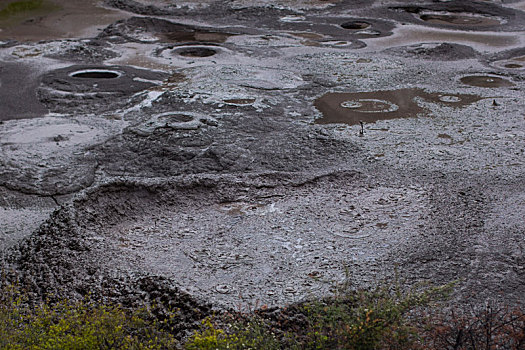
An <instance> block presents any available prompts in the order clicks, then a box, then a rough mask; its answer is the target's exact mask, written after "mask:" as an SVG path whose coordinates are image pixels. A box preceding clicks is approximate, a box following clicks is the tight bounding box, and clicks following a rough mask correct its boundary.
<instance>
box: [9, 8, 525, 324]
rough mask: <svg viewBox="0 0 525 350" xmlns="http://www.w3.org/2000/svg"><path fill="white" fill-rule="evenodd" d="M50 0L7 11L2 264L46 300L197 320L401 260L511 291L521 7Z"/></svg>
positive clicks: (482, 292) (305, 292) (471, 295)
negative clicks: (172, 310)
mask: <svg viewBox="0 0 525 350" xmlns="http://www.w3.org/2000/svg"><path fill="white" fill-rule="evenodd" d="M50 2H51V3H52V4H51V5H52V6H51V5H50V7H49V8H46V9H45V11H44V10H41V11H40V12H39V11H36V12H35V13H33V12H31V11H30V12H28V13H22V14H17V15H16V16H14V18H8V19H5V18H4V19H2V18H3V17H0V28H2V31H0V101H1V102H0V149H1V153H0V223H1V226H0V247H1V248H2V264H3V265H4V270H6V271H11V272H12V273H13V274H16V275H17V276H18V278H19V280H20V281H21V283H23V284H24V285H26V286H28V288H29V289H30V290H31V291H32V292H33V293H34V295H35V296H37V297H41V296H44V295H47V294H51V295H54V296H65V297H69V298H74V297H80V296H82V295H85V294H88V293H90V294H92V295H96V296H99V297H101V298H104V299H109V300H116V301H119V302H122V303H125V304H132V305H135V304H140V303H141V302H143V301H155V302H157V303H159V302H160V303H161V304H165V305H170V306H176V307H179V308H180V309H181V310H182V311H181V315H180V317H181V319H183V320H186V321H188V322H191V321H192V320H195V319H198V318H199V317H201V316H202V314H206V313H208V312H209V311H210V310H212V309H227V308H237V307H239V306H238V305H241V308H242V307H251V306H252V305H255V304H258V305H261V304H267V305H270V306H284V305H287V304H290V303H293V302H297V301H300V300H304V299H306V298H310V297H313V296H321V295H327V294H329V293H330V291H331V289H332V288H333V287H334V284H335V283H337V282H339V281H341V280H343V279H345V278H350V280H351V281H352V283H354V285H356V286H367V285H370V284H374V283H375V282H376V281H379V280H383V279H389V278H392V276H393V275H394V273H395V270H397V273H398V274H399V275H400V276H401V277H402V278H403V279H406V283H407V284H414V283H419V282H428V281H430V282H432V283H436V284H440V283H447V282H450V281H453V280H458V281H459V282H458V288H457V290H456V292H455V295H454V296H453V300H454V302H457V303H463V302H466V301H467V300H472V299H474V300H475V301H476V302H483V301H485V300H487V299H489V298H490V299H498V300H501V301H504V302H506V303H508V304H511V305H521V304H523V301H524V299H523V295H525V243H524V240H523V237H524V236H523V235H524V233H525V222H524V220H523V218H524V217H525V186H524V185H523V184H524V180H525V179H524V176H525V175H524V174H525V172H524V170H525V160H524V156H525V154H524V149H525V99H524V93H523V89H524V87H525V43H524V41H525V39H524V38H525V36H524V32H525V3H524V2H519V1H512V0H508V1H506V0H503V1H472V2H464V1H454V0H452V1H426V2H407V1H402V0H399V1H375V2H374V1H344V0H341V1H322V0H302V1H291V0H290V1H288V0H281V1H265V0H259V1H243V0H234V1H228V2H225V1H214V0H209V1H180V2H179V1H170V0H165V1H147V0H139V1H132V0H107V1H106V2H105V3H98V2H95V1H93V2H85V1H79V4H80V3H82V5H78V6H76V7H75V6H73V5H74V4H75V1H67V2H62V1H58V0H56V1H51V0H50ZM65 3H68V4H67V5H66V4H65ZM42 11H43V12H42ZM82 13H90V15H86V16H82ZM96 14H98V15H96ZM79 18H80V19H79ZM31 28H32V29H31ZM29 29H31V30H29ZM360 122H362V126H361V124H360Z"/></svg>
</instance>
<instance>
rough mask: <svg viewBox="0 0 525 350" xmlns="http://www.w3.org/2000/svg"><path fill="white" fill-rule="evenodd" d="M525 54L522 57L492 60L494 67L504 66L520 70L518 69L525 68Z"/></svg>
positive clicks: (504, 67)
mask: <svg viewBox="0 0 525 350" xmlns="http://www.w3.org/2000/svg"><path fill="white" fill-rule="evenodd" d="M524 58H525V56H522V57H514V58H510V59H507V60H499V61H494V62H492V64H491V65H492V66H493V67H497V68H503V69H510V70H518V69H524V68H525V59H524Z"/></svg>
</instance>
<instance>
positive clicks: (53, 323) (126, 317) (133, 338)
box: [0, 286, 177, 350]
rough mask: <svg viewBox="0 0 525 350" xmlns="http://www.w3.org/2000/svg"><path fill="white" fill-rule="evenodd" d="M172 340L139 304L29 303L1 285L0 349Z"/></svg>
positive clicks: (161, 344) (132, 345) (141, 345)
mask: <svg viewBox="0 0 525 350" xmlns="http://www.w3.org/2000/svg"><path fill="white" fill-rule="evenodd" d="M176 344H177V341H176V340H175V338H174V337H173V336H171V335H170V334H169V333H167V332H165V331H163V330H162V327H161V326H160V324H159V323H158V321H157V320H154V319H152V318H150V317H149V315H148V314H147V313H146V312H145V311H144V310H134V311H132V312H130V311H128V310H124V309H122V308H121V307H118V306H107V305H101V304H94V303H92V302H89V301H85V302H76V303H71V302H67V301H62V302H59V303H55V304H53V305H49V304H48V303H41V304H38V305H36V306H32V307H31V306H29V304H28V300H27V298H26V297H25V295H24V294H23V293H21V292H20V291H19V290H18V289H16V288H13V287H12V286H9V287H5V288H4V289H3V293H2V301H1V303H0V349H34V350H37V349H38V350H43V349H171V348H175V346H176Z"/></svg>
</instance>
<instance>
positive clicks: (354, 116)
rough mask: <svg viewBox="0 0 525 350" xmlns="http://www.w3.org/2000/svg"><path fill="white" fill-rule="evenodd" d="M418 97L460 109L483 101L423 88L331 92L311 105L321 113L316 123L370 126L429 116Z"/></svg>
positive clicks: (476, 97) (478, 98) (470, 96)
mask: <svg viewBox="0 0 525 350" xmlns="http://www.w3.org/2000/svg"><path fill="white" fill-rule="evenodd" d="M418 98H419V99H422V100H424V101H426V102H431V103H437V104H441V105H445V106H450V107H463V106H466V105H469V104H471V103H474V102H477V101H479V100H481V99H482V97H480V96H477V95H467V94H440V93H429V92H426V91H425V90H423V89H400V90H393V91H372V92H355V93H338V92H332V93H328V94H325V95H323V96H322V97H320V98H318V99H317V100H316V101H315V103H314V106H315V107H316V108H317V109H318V110H319V111H320V112H321V113H322V114H323V117H322V118H320V119H318V120H316V121H315V122H316V123H317V124H332V123H344V124H349V125H354V124H358V123H359V122H360V121H363V122H366V123H373V122H375V121H377V120H384V119H395V118H410V117H412V118H414V117H417V116H418V115H420V114H428V113H429V110H428V109H426V108H424V107H421V106H420V105H419V104H418V103H417V101H416V100H417V99H418Z"/></svg>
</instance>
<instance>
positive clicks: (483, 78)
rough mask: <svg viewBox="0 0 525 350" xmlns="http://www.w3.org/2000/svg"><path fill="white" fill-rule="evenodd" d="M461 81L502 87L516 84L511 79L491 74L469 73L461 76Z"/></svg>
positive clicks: (487, 86)
mask: <svg viewBox="0 0 525 350" xmlns="http://www.w3.org/2000/svg"><path fill="white" fill-rule="evenodd" d="M460 81H461V82H462V83H463V84H465V85H470V86H476V87H484V88H500V87H509V86H514V85H515V84H514V83H513V82H511V81H508V80H506V79H503V78H498V77H494V76H490V75H469V76H466V77H463V78H461V79H460Z"/></svg>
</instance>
